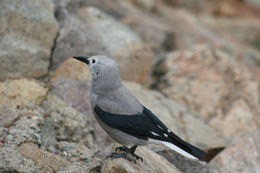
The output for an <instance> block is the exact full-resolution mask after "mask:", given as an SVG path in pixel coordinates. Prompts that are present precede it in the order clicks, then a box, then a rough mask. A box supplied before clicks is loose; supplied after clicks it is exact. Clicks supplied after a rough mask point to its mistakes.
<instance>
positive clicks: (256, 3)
mask: <svg viewBox="0 0 260 173" xmlns="http://www.w3.org/2000/svg"><path fill="white" fill-rule="evenodd" d="M245 2H246V3H247V4H249V5H252V6H260V1H259V0H245Z"/></svg>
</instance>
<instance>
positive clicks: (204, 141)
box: [182, 114, 228, 150]
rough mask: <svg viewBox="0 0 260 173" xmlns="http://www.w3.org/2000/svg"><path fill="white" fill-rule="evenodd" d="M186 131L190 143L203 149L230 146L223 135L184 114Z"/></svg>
mask: <svg viewBox="0 0 260 173" xmlns="http://www.w3.org/2000/svg"><path fill="white" fill-rule="evenodd" d="M182 120H183V123H184V131H185V132H186V135H187V138H188V139H189V142H190V143H192V144H194V145H196V146H198V147H199V148H201V149H204V150H206V149H209V148H216V147H223V146H226V145H227V144H228V140H226V139H225V138H224V137H223V136H222V135H221V133H218V132H217V131H216V130H215V129H213V128H212V127H210V126H208V125H207V124H206V123H204V122H203V121H201V120H200V119H198V118H195V117H194V116H192V115H190V114H183V116H182Z"/></svg>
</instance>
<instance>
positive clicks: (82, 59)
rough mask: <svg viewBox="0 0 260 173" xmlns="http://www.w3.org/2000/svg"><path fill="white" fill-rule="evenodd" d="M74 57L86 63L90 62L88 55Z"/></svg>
mask: <svg viewBox="0 0 260 173" xmlns="http://www.w3.org/2000/svg"><path fill="white" fill-rule="evenodd" d="M73 58H75V59H77V60H79V61H82V62H84V63H86V64H89V60H88V57H86V56H74V57H73Z"/></svg>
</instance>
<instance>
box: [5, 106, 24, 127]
mask: <svg viewBox="0 0 260 173" xmlns="http://www.w3.org/2000/svg"><path fill="white" fill-rule="evenodd" d="M19 118H20V114H19V113H18V112H17V111H16V109H14V108H11V107H0V127H10V126H11V125H12V124H13V123H14V122H15V121H16V120H18V119H19Z"/></svg>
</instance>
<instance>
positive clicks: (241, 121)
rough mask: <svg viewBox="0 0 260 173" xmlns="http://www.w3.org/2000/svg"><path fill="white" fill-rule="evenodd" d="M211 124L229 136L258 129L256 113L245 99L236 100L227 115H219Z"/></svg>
mask: <svg viewBox="0 0 260 173" xmlns="http://www.w3.org/2000/svg"><path fill="white" fill-rule="evenodd" d="M210 124H211V125H212V126H213V127H215V128H216V129H218V130H219V131H220V132H222V133H223V135H224V136H225V137H229V138H230V137H233V138H238V137H239V136H241V135H243V134H245V133H247V132H252V131H255V130H257V129H258V126H257V124H256V122H255V119H254V114H253V113H252V112H251V110H250V108H249V107H248V106H247V104H246V103H245V102H244V101H243V100H238V101H236V102H234V103H233V104H232V106H231V108H230V110H229V112H228V113H227V114H226V115H225V116H217V117H216V118H215V119H212V120H211V122H210Z"/></svg>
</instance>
